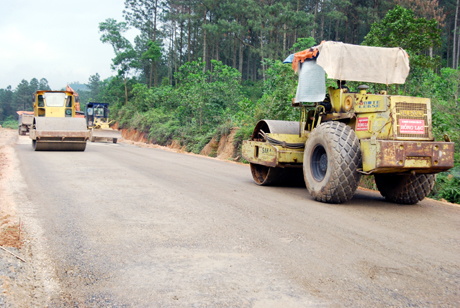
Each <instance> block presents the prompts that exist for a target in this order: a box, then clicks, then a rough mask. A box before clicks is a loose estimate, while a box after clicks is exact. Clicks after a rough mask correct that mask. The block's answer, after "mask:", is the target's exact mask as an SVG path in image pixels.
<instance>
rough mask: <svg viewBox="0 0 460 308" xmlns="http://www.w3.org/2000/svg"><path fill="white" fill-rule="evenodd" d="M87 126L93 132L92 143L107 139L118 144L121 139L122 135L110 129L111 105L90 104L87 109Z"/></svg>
mask: <svg viewBox="0 0 460 308" xmlns="http://www.w3.org/2000/svg"><path fill="white" fill-rule="evenodd" d="M85 117H86V125H87V126H88V128H89V129H90V130H91V136H90V141H91V142H94V141H96V138H101V139H106V140H109V141H112V142H113V143H117V140H118V139H120V138H121V133H120V132H119V131H117V130H113V129H112V128H110V123H112V121H110V120H109V104H108V103H97V102H89V103H88V104H86V109H85Z"/></svg>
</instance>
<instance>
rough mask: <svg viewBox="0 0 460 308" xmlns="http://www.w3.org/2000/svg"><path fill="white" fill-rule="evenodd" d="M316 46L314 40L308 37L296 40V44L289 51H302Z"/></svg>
mask: <svg viewBox="0 0 460 308" xmlns="http://www.w3.org/2000/svg"><path fill="white" fill-rule="evenodd" d="M315 45H316V42H315V39H314V38H312V37H311V36H310V37H305V38H298V39H297V43H295V44H294V45H292V48H291V50H294V51H302V50H305V49H308V48H310V47H313V46H315Z"/></svg>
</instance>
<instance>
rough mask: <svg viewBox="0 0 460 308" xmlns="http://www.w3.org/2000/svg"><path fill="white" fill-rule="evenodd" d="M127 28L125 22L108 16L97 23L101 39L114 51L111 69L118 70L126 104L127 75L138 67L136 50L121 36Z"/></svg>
mask: <svg viewBox="0 0 460 308" xmlns="http://www.w3.org/2000/svg"><path fill="white" fill-rule="evenodd" d="M127 30H128V26H127V24H126V23H125V22H117V21H116V20H115V19H112V18H108V19H106V21H105V22H101V23H99V32H101V33H102V35H101V41H102V42H103V43H109V44H111V45H112V47H113V51H114V52H115V58H113V59H112V69H113V70H117V71H118V75H120V76H122V77H123V81H124V84H125V104H128V86H127V81H126V79H127V77H128V75H129V72H130V70H131V69H133V68H136V67H138V62H137V61H136V60H137V59H136V51H135V50H134V48H133V46H132V45H131V43H130V42H129V41H128V40H127V39H126V38H125V37H123V36H122V34H123V33H124V32H126V31H127Z"/></svg>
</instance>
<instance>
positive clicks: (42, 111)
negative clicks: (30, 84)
mask: <svg viewBox="0 0 460 308" xmlns="http://www.w3.org/2000/svg"><path fill="white" fill-rule="evenodd" d="M75 103H76V102H75V95H74V94H73V93H72V92H69V91H37V92H36V93H35V94H34V100H33V104H34V123H33V127H32V129H31V131H30V133H29V136H30V138H31V139H32V146H33V148H34V150H35V151H84V150H85V148H86V140H87V139H88V137H89V131H88V129H87V127H86V122H85V119H84V118H76V117H75V111H76V106H75Z"/></svg>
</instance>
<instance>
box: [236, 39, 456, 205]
mask: <svg viewBox="0 0 460 308" xmlns="http://www.w3.org/2000/svg"><path fill="white" fill-rule="evenodd" d="M284 62H285V63H292V66H293V69H294V70H295V71H296V72H297V73H298V75H299V81H298V86H297V93H296V97H295V99H294V100H293V102H292V105H293V106H294V107H298V108H300V109H301V112H300V119H299V121H298V122H289V121H274V120H261V121H260V122H259V123H257V125H256V127H255V129H254V132H253V134H252V136H251V139H250V140H246V141H244V142H243V148H242V152H243V157H244V158H245V159H246V160H247V161H249V163H250V166H251V172H252V177H253V179H254V181H255V183H256V184H258V185H262V186H263V185H273V184H276V183H280V184H283V183H285V182H286V180H292V179H295V178H299V177H298V175H299V174H300V175H302V174H303V179H304V181H305V184H306V186H307V189H308V190H309V192H310V194H311V195H312V197H313V198H314V199H315V200H317V201H321V202H327V203H343V202H347V201H349V200H350V199H351V198H352V197H353V194H354V193H355V191H356V189H357V187H358V184H359V181H360V178H361V175H362V174H365V175H368V174H372V175H374V176H375V182H376V185H377V188H378V190H379V191H380V193H381V194H382V196H383V197H385V199H386V200H388V201H390V202H394V203H399V204H415V203H417V202H419V201H421V200H423V199H424V198H425V197H426V196H427V195H428V194H429V193H430V192H431V190H432V188H433V186H434V183H435V177H436V173H438V172H442V171H446V170H449V169H450V168H452V167H453V166H454V143H453V142H450V138H449V137H448V136H445V138H444V140H443V141H436V140H435V139H434V136H433V131H432V117H431V101H430V99H429V98H421V97H409V96H404V95H400V94H395V95H389V93H387V90H384V89H388V85H390V84H404V82H405V80H406V77H407V75H408V74H409V69H410V68H409V57H408V55H407V53H406V52H405V51H404V50H403V49H402V48H381V47H369V46H357V45H351V44H344V43H339V42H323V43H322V44H321V45H319V46H316V47H312V48H311V49H308V50H305V51H302V52H299V53H296V54H294V55H293V56H291V57H288V58H287V59H286V60H285V61H284ZM326 74H327V76H328V78H330V79H336V80H337V87H329V88H326ZM345 80H348V81H357V82H365V83H377V84H381V85H380V86H378V85H377V86H376V87H375V89H380V90H379V91H377V90H374V91H373V92H370V91H369V86H368V85H366V84H361V85H359V86H358V87H357V91H356V92H352V91H350V89H349V88H348V87H347V86H346V84H345ZM301 180H302V178H300V181H301Z"/></svg>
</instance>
